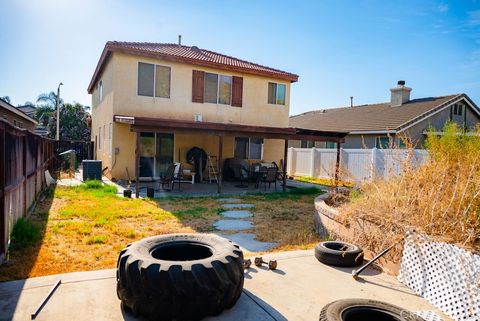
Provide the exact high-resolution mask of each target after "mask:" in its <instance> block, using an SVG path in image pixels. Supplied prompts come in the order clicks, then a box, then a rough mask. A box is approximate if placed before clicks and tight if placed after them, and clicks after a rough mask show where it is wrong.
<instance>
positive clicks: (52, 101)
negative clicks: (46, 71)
mask: <svg viewBox="0 0 480 321" xmlns="http://www.w3.org/2000/svg"><path fill="white" fill-rule="evenodd" d="M37 103H42V105H41V106H49V107H51V108H52V109H55V108H56V107H57V94H56V93H55V92H53V91H51V92H49V93H43V94H40V95H38V98H37ZM62 104H63V100H62V99H61V98H60V105H62Z"/></svg>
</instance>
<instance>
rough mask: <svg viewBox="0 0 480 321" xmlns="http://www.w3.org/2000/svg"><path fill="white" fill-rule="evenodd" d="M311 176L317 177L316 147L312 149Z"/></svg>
mask: <svg viewBox="0 0 480 321" xmlns="http://www.w3.org/2000/svg"><path fill="white" fill-rule="evenodd" d="M310 177H315V147H312V148H311V149H310Z"/></svg>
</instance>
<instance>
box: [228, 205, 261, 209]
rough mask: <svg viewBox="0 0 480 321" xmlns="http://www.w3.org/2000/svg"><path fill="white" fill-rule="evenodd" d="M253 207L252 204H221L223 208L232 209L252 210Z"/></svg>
mask: <svg viewBox="0 0 480 321" xmlns="http://www.w3.org/2000/svg"><path fill="white" fill-rule="evenodd" d="M252 207H255V205H253V204H223V208H226V209H232V208H252Z"/></svg>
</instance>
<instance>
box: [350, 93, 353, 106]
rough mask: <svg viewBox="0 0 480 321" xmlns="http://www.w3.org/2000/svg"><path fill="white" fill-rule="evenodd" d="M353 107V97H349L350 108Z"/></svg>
mask: <svg viewBox="0 0 480 321" xmlns="http://www.w3.org/2000/svg"><path fill="white" fill-rule="evenodd" d="M352 107H353V96H350V108H352Z"/></svg>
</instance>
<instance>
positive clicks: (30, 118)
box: [0, 99, 37, 125]
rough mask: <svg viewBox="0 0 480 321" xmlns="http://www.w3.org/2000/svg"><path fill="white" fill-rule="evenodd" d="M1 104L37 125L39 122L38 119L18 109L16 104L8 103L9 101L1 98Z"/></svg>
mask: <svg viewBox="0 0 480 321" xmlns="http://www.w3.org/2000/svg"><path fill="white" fill-rule="evenodd" d="M0 106H2V107H3V108H5V109H7V110H9V111H11V112H12V113H14V114H16V115H18V116H20V117H22V118H24V119H26V120H28V121H29V122H32V123H34V124H35V125H36V124H37V121H36V120H35V119H34V118H32V117H30V116H28V115H27V114H25V113H24V112H23V111H20V110H18V109H17V108H15V107H14V106H12V105H10V104H9V103H7V102H5V101H3V100H1V99H0Z"/></svg>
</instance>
